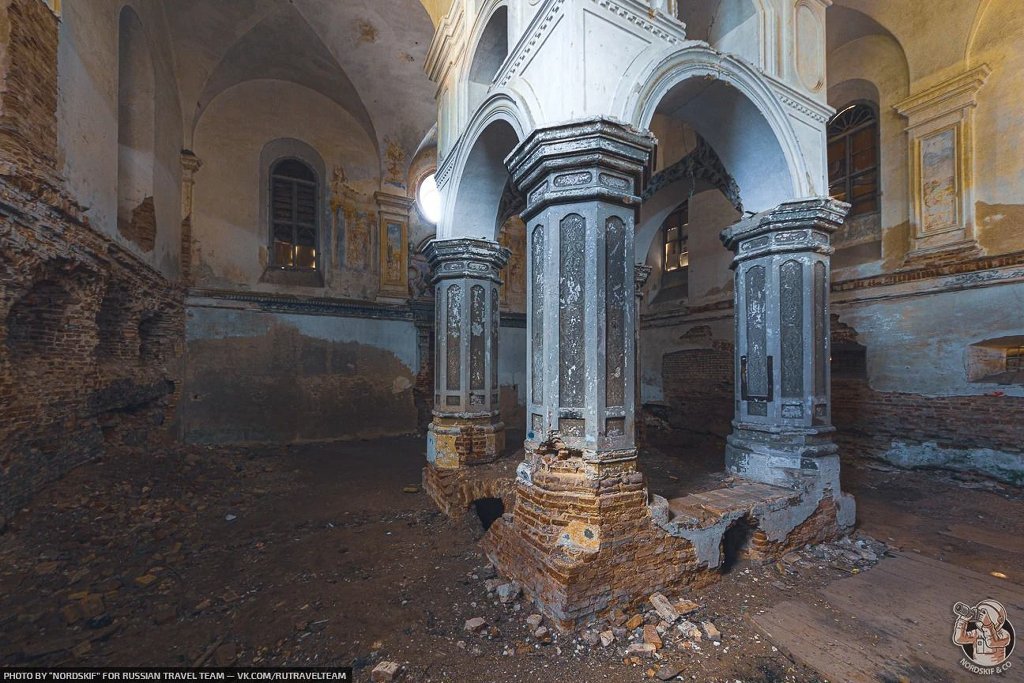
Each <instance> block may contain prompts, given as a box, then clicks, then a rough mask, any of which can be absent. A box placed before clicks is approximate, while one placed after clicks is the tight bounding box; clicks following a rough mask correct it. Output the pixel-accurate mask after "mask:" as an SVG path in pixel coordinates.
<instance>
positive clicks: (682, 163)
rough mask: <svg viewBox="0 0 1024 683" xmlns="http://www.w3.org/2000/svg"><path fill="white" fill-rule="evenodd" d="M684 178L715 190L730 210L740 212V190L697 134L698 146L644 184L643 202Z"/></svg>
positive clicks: (741, 210) (741, 211)
mask: <svg viewBox="0 0 1024 683" xmlns="http://www.w3.org/2000/svg"><path fill="white" fill-rule="evenodd" d="M683 178H701V179H703V180H706V181H707V182H708V183H710V184H711V185H712V186H714V187H715V188H717V189H718V190H719V191H720V192H721V193H722V194H723V195H725V198H726V199H728V200H729V203H730V204H732V206H733V208H734V209H736V210H737V211H739V212H740V213H743V201H742V199H741V198H740V188H739V185H737V184H736V181H735V180H734V179H733V177H732V176H731V175H729V172H728V171H727V170H726V169H725V166H724V165H723V164H722V160H721V159H719V158H718V155H717V154H716V153H715V150H714V149H712V147H711V145H709V144H708V143H707V142H705V140H704V138H702V137H701V136H700V135H697V146H696V147H694V149H693V151H691V152H690V153H689V154H687V155H686V156H684V157H683V158H682V159H680V160H679V161H677V162H676V163H674V164H672V165H671V166H669V167H668V168H666V169H665V170H663V171H661V172H659V173H657V174H655V175H654V177H653V178H651V180H650V182H649V183H648V184H647V189H646V190H645V191H644V193H643V199H644V201H647V200H648V199H650V198H651V197H653V196H654V195H655V194H656V193H657V192H658V191H660V190H661V189H663V188H665V187H666V186H668V185H671V184H672V183H674V182H676V181H678V180H682V179H683Z"/></svg>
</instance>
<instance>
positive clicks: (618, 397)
mask: <svg viewBox="0 0 1024 683" xmlns="http://www.w3.org/2000/svg"><path fill="white" fill-rule="evenodd" d="M604 257H605V258H604V265H605V320H606V321H607V331H606V334H605V358H606V360H605V407H607V408H621V407H623V406H624V405H625V400H626V381H625V380H626V365H625V364H626V348H625V346H626V338H625V334H626V225H625V224H624V223H623V222H622V219H621V218H618V217H615V216H612V217H611V218H609V219H608V220H607V221H606V223H605V250H604ZM620 422H621V420H620ZM620 432H621V429H620Z"/></svg>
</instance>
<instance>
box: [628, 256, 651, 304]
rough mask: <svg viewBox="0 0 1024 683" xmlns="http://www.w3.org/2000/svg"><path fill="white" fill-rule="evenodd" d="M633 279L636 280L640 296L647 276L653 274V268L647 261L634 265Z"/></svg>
mask: <svg viewBox="0 0 1024 683" xmlns="http://www.w3.org/2000/svg"><path fill="white" fill-rule="evenodd" d="M633 268H634V270H633V281H634V282H636V294H637V296H640V290H641V289H643V286H644V285H645V284H647V278H649V277H650V276H651V270H652V268H651V267H650V266H649V265H647V264H645V263H638V264H636V265H635V266H633Z"/></svg>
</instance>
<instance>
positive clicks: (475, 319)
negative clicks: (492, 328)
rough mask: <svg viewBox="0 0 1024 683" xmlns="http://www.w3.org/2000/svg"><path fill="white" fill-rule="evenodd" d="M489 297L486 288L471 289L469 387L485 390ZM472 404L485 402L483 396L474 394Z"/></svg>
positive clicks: (477, 286) (473, 287) (471, 389)
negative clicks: (485, 353)
mask: <svg viewBox="0 0 1024 683" xmlns="http://www.w3.org/2000/svg"><path fill="white" fill-rule="evenodd" d="M486 308H487V299H486V292H485V291H484V288H483V287H482V286H480V285H473V286H472V287H470V289H469V389H470V391H483V390H484V389H485V381H486V378H487V374H486V369H485V368H484V352H485V349H484V343H485V339H484V332H485V330H486V327H485V324H486V322H487V321H486ZM469 402H470V403H471V404H474V405H478V404H482V403H483V402H484V400H483V396H482V395H480V394H474V395H472V396H471V397H470V401H469Z"/></svg>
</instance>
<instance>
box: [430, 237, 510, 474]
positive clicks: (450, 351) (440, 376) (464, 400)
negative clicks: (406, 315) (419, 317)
mask: <svg viewBox="0 0 1024 683" xmlns="http://www.w3.org/2000/svg"><path fill="white" fill-rule="evenodd" d="M425 253H426V256H427V259H428V261H429V262H430V267H431V270H432V272H433V281H434V285H435V287H436V291H435V297H434V309H435V316H436V324H435V327H434V330H435V341H434V350H435V362H434V410H433V418H434V419H433V421H432V422H431V423H430V428H429V431H428V435H427V460H428V461H429V462H430V463H431V464H432V465H434V466H435V467H438V468H442V469H453V468H458V467H461V466H463V465H468V464H475V463H480V462H490V461H491V460H494V459H495V458H497V457H498V456H499V455H501V452H502V451H503V450H504V445H505V425H504V424H502V422H501V419H500V416H499V410H498V328H499V317H498V316H499V315H500V313H499V309H498V290H499V288H500V286H501V279H500V277H499V272H500V271H501V269H502V268H503V267H504V266H505V264H506V263H507V262H508V257H509V252H508V250H507V249H505V248H504V247H502V246H500V245H499V244H498V243H497V242H490V241H487V240H479V239H453V240H443V241H434V242H431V243H430V244H429V245H428V246H427V248H426V250H425Z"/></svg>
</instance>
